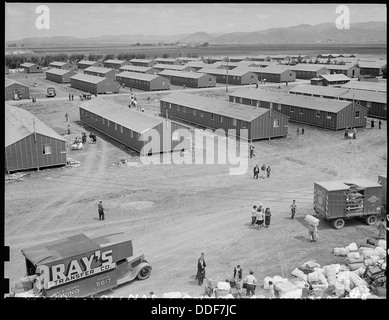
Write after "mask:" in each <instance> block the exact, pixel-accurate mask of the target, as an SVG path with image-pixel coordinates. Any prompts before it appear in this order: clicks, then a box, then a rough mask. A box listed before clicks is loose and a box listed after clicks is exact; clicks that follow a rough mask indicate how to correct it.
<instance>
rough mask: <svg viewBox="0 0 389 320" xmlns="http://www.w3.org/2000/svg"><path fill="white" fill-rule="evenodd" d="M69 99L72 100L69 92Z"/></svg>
mask: <svg viewBox="0 0 389 320" xmlns="http://www.w3.org/2000/svg"><path fill="white" fill-rule="evenodd" d="M70 100H72V96H71V95H70V93H69V101H70Z"/></svg>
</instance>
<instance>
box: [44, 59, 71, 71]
mask: <svg viewBox="0 0 389 320" xmlns="http://www.w3.org/2000/svg"><path fill="white" fill-rule="evenodd" d="M49 68H57V69H65V70H68V69H70V63H69V62H62V61H53V62H51V63H49Z"/></svg>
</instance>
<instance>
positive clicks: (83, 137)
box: [82, 132, 86, 144]
mask: <svg viewBox="0 0 389 320" xmlns="http://www.w3.org/2000/svg"><path fill="white" fill-rule="evenodd" d="M82 143H83V144H85V143H86V134H85V132H83V133H82Z"/></svg>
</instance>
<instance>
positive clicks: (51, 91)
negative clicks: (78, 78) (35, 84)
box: [46, 87, 57, 98]
mask: <svg viewBox="0 0 389 320" xmlns="http://www.w3.org/2000/svg"><path fill="white" fill-rule="evenodd" d="M56 95H57V94H56V92H55V88H54V87H48V88H47V94H46V96H47V97H49V98H50V97H55V96H56Z"/></svg>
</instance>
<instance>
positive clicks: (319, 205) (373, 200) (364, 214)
mask: <svg viewBox="0 0 389 320" xmlns="http://www.w3.org/2000/svg"><path fill="white" fill-rule="evenodd" d="M381 205H382V185H381V184H379V183H378V182H374V181H370V180H362V179H358V180H357V179H353V180H349V181H325V182H315V183H314V200H313V209H314V210H315V212H316V213H317V215H318V216H319V217H321V218H323V219H324V220H327V221H330V222H332V224H333V226H334V227H335V228H336V229H341V228H343V227H344V225H345V220H347V219H350V218H357V217H360V218H363V219H364V220H365V221H366V223H367V224H369V225H374V224H375V223H376V221H377V215H379V214H381Z"/></svg>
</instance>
